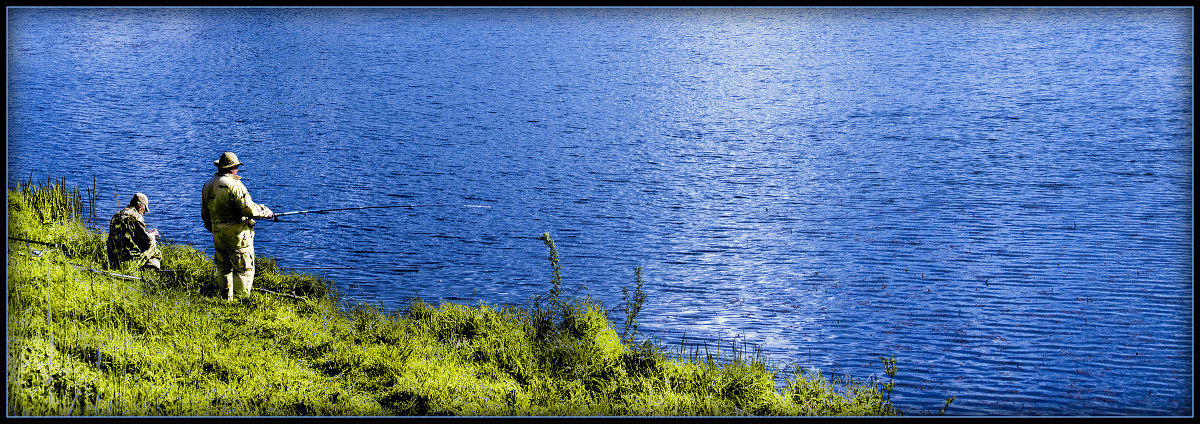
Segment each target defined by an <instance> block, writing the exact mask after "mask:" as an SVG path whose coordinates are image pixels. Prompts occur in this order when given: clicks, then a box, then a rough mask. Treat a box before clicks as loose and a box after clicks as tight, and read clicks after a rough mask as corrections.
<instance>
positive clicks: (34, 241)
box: [8, 236, 58, 247]
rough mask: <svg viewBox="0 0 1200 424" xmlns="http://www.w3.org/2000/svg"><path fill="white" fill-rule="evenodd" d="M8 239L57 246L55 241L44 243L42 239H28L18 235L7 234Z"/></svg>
mask: <svg viewBox="0 0 1200 424" xmlns="http://www.w3.org/2000/svg"><path fill="white" fill-rule="evenodd" d="M8 239H9V240H16V241H23V242H26V243H36V244H41V245H46V246H53V247H58V244H55V243H46V242H44V241H37V240H30V239H24V238H20V237H13V236H9V237H8Z"/></svg>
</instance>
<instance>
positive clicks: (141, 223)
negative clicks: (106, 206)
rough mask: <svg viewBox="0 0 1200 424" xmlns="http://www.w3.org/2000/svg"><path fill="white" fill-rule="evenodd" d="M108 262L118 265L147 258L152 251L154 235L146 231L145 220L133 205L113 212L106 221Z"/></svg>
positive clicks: (154, 245)
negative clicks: (110, 217)
mask: <svg viewBox="0 0 1200 424" xmlns="http://www.w3.org/2000/svg"><path fill="white" fill-rule="evenodd" d="M105 245H106V246H107V247H108V263H109V265H110V266H114V267H115V266H120V263H121V262H125V261H129V260H133V259H141V260H144V259H146V258H147V255H149V254H151V253H152V252H154V250H155V248H156V247H157V246H156V243H155V241H154V237H152V236H151V235H150V233H149V232H148V231H146V221H145V220H144V219H143V218H142V214H140V213H138V211H137V209H136V208H134V207H133V206H127V207H125V209H121V211H120V212H117V213H116V214H113V216H112V219H111V220H109V221H108V241H107V242H105Z"/></svg>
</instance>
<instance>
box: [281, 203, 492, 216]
mask: <svg viewBox="0 0 1200 424" xmlns="http://www.w3.org/2000/svg"><path fill="white" fill-rule="evenodd" d="M428 207H454V208H490V207H491V206H487V205H384V206H359V207H356V208H334V209H318V210H311V211H292V212H284V213H277V214H275V216H276V217H281V216H286V215H297V214H304V215H308V214H310V213H325V212H334V211H353V210H359V209H384V208H428Z"/></svg>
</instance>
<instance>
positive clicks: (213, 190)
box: [200, 173, 272, 249]
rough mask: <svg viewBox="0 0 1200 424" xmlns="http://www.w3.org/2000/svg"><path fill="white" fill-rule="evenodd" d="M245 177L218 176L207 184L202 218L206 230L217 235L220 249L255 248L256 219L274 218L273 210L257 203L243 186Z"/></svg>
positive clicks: (201, 212) (217, 244) (204, 191)
mask: <svg viewBox="0 0 1200 424" xmlns="http://www.w3.org/2000/svg"><path fill="white" fill-rule="evenodd" d="M241 179H242V177H240V176H237V175H233V174H228V173H217V174H216V175H213V177H212V179H210V180H208V182H207V183H205V184H204V190H203V194H204V198H203V201H202V202H201V205H200V217H201V218H202V219H204V229H206V230H208V231H209V232H210V233H212V235H213V246H214V247H216V248H217V249H241V248H244V247H253V246H254V219H253V218H266V217H268V216H271V214H272V212H271V209H268V208H267V207H266V206H263V205H260V204H257V203H254V201H253V200H251V199H250V192H249V191H247V190H246V186H244V185H242V182H241V181H238V180H241Z"/></svg>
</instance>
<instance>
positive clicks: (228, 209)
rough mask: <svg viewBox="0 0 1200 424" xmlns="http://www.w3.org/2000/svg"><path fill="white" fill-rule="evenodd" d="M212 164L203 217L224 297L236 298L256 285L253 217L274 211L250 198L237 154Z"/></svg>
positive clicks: (227, 298)
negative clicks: (239, 173) (243, 180)
mask: <svg viewBox="0 0 1200 424" xmlns="http://www.w3.org/2000/svg"><path fill="white" fill-rule="evenodd" d="M213 165H216V166H217V173H216V175H213V177H212V179H210V180H208V183H205V184H204V190H203V195H204V198H203V200H202V202H201V209H200V217H201V218H203V219H204V228H205V229H206V230H208V231H209V232H211V233H212V235H213V247H215V248H216V253H215V254H214V255H213V256H214V257H213V259H214V262H215V263H216V268H217V280H218V281H220V282H221V284H222V287H221V290H222V291H223V292H224V293H225V299H226V300H233V296H234V293H235V291H236V292H241V293H243V294H247V295H249V294H250V289H251V288H252V287H253V286H254V218H266V219H271V218H274V217H275V213H274V212H271V210H270V209H268V208H267V207H266V206H263V205H260V204H256V203H254V201H253V200H251V199H250V192H249V191H247V190H246V186H244V185H242V182H241V181H239V180H241V179H242V177H240V176H238V167H239V166H241V165H242V162H240V161H238V158H237V156H236V155H234V154H233V153H231V152H225V153H224V154H222V155H221V158H220V159H217V160H215V161H213Z"/></svg>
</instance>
